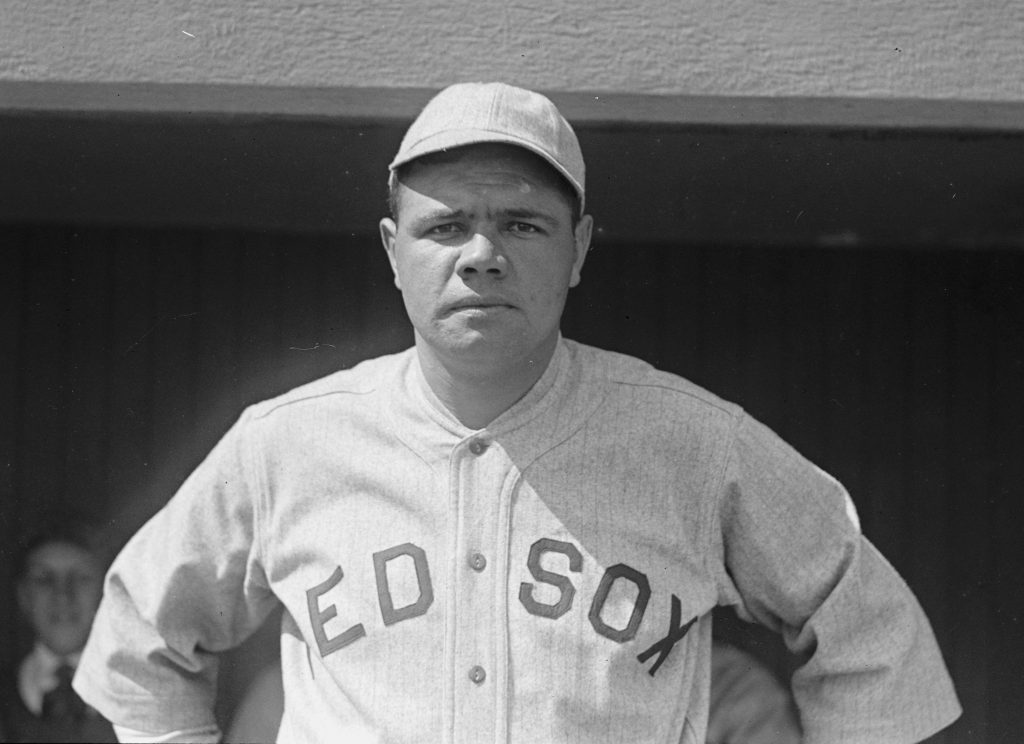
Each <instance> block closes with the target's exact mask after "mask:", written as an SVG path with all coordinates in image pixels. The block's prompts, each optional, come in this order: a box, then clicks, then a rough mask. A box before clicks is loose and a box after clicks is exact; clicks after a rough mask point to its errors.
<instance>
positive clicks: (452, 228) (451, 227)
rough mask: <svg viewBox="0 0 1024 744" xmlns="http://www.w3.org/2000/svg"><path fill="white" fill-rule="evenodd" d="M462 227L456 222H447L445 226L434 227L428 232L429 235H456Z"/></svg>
mask: <svg viewBox="0 0 1024 744" xmlns="http://www.w3.org/2000/svg"><path fill="white" fill-rule="evenodd" d="M460 229H461V226H460V225H459V224H458V223H456V222H445V223H444V224H443V225H434V226H433V227H431V228H430V229H429V230H427V234H428V235H455V234H457V233H458V232H459V230H460Z"/></svg>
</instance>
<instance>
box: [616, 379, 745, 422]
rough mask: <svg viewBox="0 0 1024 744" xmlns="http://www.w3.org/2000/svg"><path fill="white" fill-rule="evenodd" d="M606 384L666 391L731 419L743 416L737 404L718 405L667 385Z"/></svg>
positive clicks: (650, 383)
mask: <svg viewBox="0 0 1024 744" xmlns="http://www.w3.org/2000/svg"><path fill="white" fill-rule="evenodd" d="M608 382H610V383H612V384H614V385H623V386H626V387H636V388H655V389H657V390H666V391H668V392H670V393H676V394H677V395H684V396H686V397H687V398H692V399H693V400H697V401H700V402H701V403H704V404H705V405H708V406H711V407H712V408H715V409H717V410H719V411H721V412H722V413H726V414H728V415H729V416H732V417H739V416H742V415H743V407H742V406H740V405H738V404H736V403H725V402H723V403H718V402H716V401H714V400H709V399H708V398H706V397H704V396H701V395H695V394H694V393H691V392H688V391H686V390H680V389H679V388H675V387H670V386H668V385H659V384H658V383H653V382H629V381H628V380H617V379H615V378H608Z"/></svg>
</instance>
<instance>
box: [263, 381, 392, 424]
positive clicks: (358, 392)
mask: <svg viewBox="0 0 1024 744" xmlns="http://www.w3.org/2000/svg"><path fill="white" fill-rule="evenodd" d="M373 392H376V388H371V389H370V390H330V391H328V392H326V393H317V394H315V395H303V396H301V397H298V398H290V399H288V400H283V401H281V402H280V403H274V404H272V405H271V404H269V403H266V404H265V405H266V407H267V410H265V411H256V412H254V413H253V418H254V419H257V420H259V419H263V418H266V417H267V416H269V415H270V414H272V413H274V412H275V411H277V410H279V409H281V408H287V407H288V406H291V405H296V404H298V403H305V402H306V401H310V400H316V399H318V398H328V397H330V396H332V395H370V394H371V393H373ZM259 407H262V406H259V404H257V408H259Z"/></svg>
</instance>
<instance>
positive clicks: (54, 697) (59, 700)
mask: <svg viewBox="0 0 1024 744" xmlns="http://www.w3.org/2000/svg"><path fill="white" fill-rule="evenodd" d="M74 674H75V670H74V669H72V668H71V667H70V666H68V665H67V664H63V665H61V666H60V667H59V668H58V669H57V686H56V687H55V688H53V689H52V690H50V691H49V692H48V693H46V694H45V695H43V718H45V719H46V720H48V721H54V722H67V723H71V722H74V721H78V720H81V718H82V715H83V714H84V713H85V703H84V702H82V699H81V698H80V697H78V695H77V693H75V691H74V690H73V689H71V678H72V677H73V676H74Z"/></svg>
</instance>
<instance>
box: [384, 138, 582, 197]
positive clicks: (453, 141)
mask: <svg viewBox="0 0 1024 744" xmlns="http://www.w3.org/2000/svg"><path fill="white" fill-rule="evenodd" d="M487 143H497V144H505V145H514V146H516V147H522V148H523V149H525V150H529V151H530V152H532V153H533V154H534V155H538V156H540V157H541V158H543V159H544V161H545V162H546V163H548V164H549V165H551V167H552V168H554V169H555V170H556V171H558V172H559V173H560V174H561V175H562V177H563V178H565V180H566V181H568V182H569V184H570V185H571V186H572V187H573V189H575V190H576V194H577V195H578V196H579V198H580V208H581V209H582V207H583V199H584V192H583V185H582V184H580V183H579V181H577V180H576V179H575V178H574V177H573V176H572V174H571V173H569V171H568V170H567V169H566V168H565V166H563V165H562V164H561V163H559V162H558V161H557V160H555V159H554V158H552V157H551V156H550V155H549V154H548V153H546V152H544V150H542V149H541V148H539V147H537V146H536V145H534V144H533V143H531V142H529V141H528V140H525V139H521V138H519V137H516V136H515V135H511V134H509V133H507V132H495V131H491V130H487V129H459V130H454V131H447V132H438V133H437V134H434V135H432V136H430V137H427V138H426V139H423V140H420V141H419V142H417V143H416V144H414V145H413V146H412V147H409V148H407V149H405V150H403V151H402V152H400V153H399V154H398V155H397V156H396V157H395V159H394V160H392V161H391V164H390V165H389V166H388V169H389V170H390V171H392V172H394V170H395V169H396V168H399V167H401V166H403V165H405V164H406V163H410V162H412V161H413V160H416V159H417V158H421V157H423V156H424V155H430V154H432V153H435V152H444V151H446V150H453V149H455V148H456V147H465V146H467V145H481V144H487Z"/></svg>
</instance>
